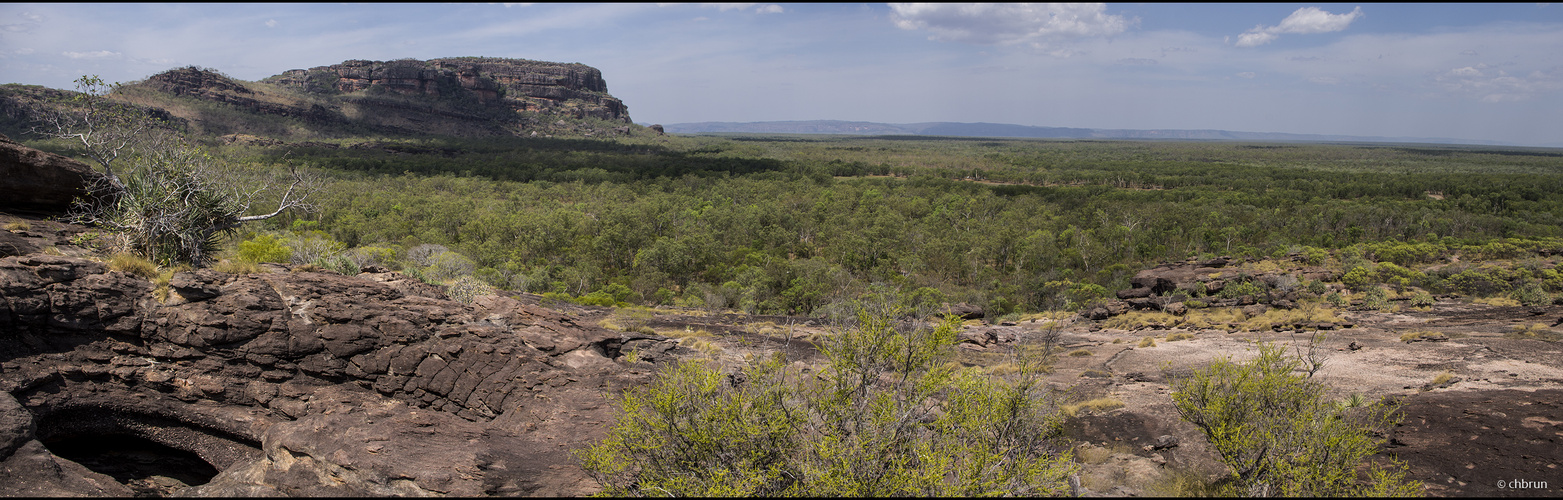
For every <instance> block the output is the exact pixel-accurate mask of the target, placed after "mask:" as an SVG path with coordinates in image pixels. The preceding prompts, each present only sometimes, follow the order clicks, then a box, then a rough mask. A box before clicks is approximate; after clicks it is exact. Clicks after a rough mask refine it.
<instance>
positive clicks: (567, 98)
mask: <svg viewBox="0 0 1563 500" xmlns="http://www.w3.org/2000/svg"><path fill="white" fill-rule="evenodd" d="M268 81H270V82H272V83H275V84H278V85H282V86H285V87H292V88H297V89H301V90H309V91H315V92H326V93H351V92H360V91H366V90H370V89H372V88H373V87H376V86H378V87H381V88H384V89H385V90H386V91H389V92H394V93H397V94H402V95H424V96H431V97H439V96H451V95H456V94H468V95H471V96H473V97H475V98H476V99H477V100H479V101H481V102H484V103H500V104H503V105H507V106H509V107H511V108H512V109H514V110H516V111H528V110H532V111H538V110H541V111H563V112H566V113H567V114H572V115H575V116H574V117H575V118H598V119H602V120H612V121H622V122H625V123H629V122H630V117H629V109H628V107H626V106H625V105H624V102H623V101H620V100H619V99H617V98H614V97H613V96H611V95H609V94H608V84H607V82H606V81H604V80H603V78H602V72H601V71H599V70H597V68H593V67H591V66H587V65H584V64H579V63H570V64H565V63H552V62H543V61H529V60H525V59H501V58H487V57H460V58H447V59H431V60H428V61H418V60H412V59H401V60H395V61H383V62H382V61H364V60H351V61H346V62H343V63H341V64H333V65H329V66H317V67H314V68H310V69H307V70H304V69H294V70H288V71H286V72H284V73H282V74H281V75H277V76H274V77H271V78H269V79H268ZM561 107H563V108H565V109H559V108H561Z"/></svg>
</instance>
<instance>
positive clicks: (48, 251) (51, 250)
mask: <svg viewBox="0 0 1563 500" xmlns="http://www.w3.org/2000/svg"><path fill="white" fill-rule="evenodd" d="M43 254H44V255H65V252H61V251H60V247H57V246H54V245H49V246H46V247H43Z"/></svg>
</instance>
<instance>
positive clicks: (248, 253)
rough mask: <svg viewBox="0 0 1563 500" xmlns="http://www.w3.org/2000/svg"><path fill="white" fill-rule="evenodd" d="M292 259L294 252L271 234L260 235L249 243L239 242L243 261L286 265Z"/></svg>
mask: <svg viewBox="0 0 1563 500" xmlns="http://www.w3.org/2000/svg"><path fill="white" fill-rule="evenodd" d="M292 258H293V250H292V249H290V248H288V247H287V246H284V245H283V244H282V242H281V241H279V240H277V238H276V237H275V236H272V235H269V234H258V235H255V237H254V238H252V239H250V240H248V241H241V242H239V259H241V260H247V261H250V262H276V263H279V264H286V263H288V261H289V260H290V259H292Z"/></svg>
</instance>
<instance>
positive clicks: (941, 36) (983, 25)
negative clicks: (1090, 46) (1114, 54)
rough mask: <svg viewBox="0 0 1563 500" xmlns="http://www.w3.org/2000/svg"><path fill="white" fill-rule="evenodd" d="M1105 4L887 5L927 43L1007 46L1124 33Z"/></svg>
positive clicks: (902, 25)
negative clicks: (924, 34) (922, 32)
mask: <svg viewBox="0 0 1563 500" xmlns="http://www.w3.org/2000/svg"><path fill="white" fill-rule="evenodd" d="M1106 9H1107V7H1106V5H1104V4H984V3H976V4H928V3H920V4H919V3H893V4H890V19H891V20H892V21H894V22H895V25H896V27H899V28H901V29H904V30H927V31H929V32H932V33H933V35H932V36H930V37H929V39H930V40H938V41H950V42H965V43H974V44H982V45H1007V44H1014V43H1020V42H1026V41H1036V40H1040V39H1048V38H1078V37H1091V36H1111V35H1116V34H1119V33H1122V32H1123V31H1124V30H1126V29H1128V26H1129V21H1128V20H1126V19H1124V17H1123V16H1115V15H1110V14H1107V13H1106Z"/></svg>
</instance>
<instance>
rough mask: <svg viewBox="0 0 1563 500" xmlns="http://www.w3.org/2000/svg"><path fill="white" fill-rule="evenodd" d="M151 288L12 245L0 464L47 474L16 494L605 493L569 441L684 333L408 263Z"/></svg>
mask: <svg viewBox="0 0 1563 500" xmlns="http://www.w3.org/2000/svg"><path fill="white" fill-rule="evenodd" d="M152 288H153V285H152V284H150V283H148V282H147V281H146V280H143V279H141V278H137V277H133V276H130V275H128V274H125V273H121V272H117V271H110V270H109V269H108V268H107V267H105V266H104V265H103V264H100V263H97V262H94V261H91V260H86V259H80V258H73V257H60V256H48V255H41V254H36V253H35V254H29V255H23V256H12V257H5V258H0V389H3V391H0V392H3V394H0V470H3V473H4V475H5V476H6V477H12V478H29V479H27V480H24V481H5V482H0V483H4V484H0V494H4V495H56V494H75V495H130V494H137V495H169V494H178V495H182V496H188V495H196V496H230V495H246V496H253V495H288V496H306V495H307V496H314V495H429V494H452V495H529V494H530V495H579V494H586V493H590V492H592V491H593V490H594V484H593V483H591V482H590V481H589V480H588V479H587V477H586V476H585V474H584V473H583V472H582V471H581V470H580V469H579V468H578V467H577V466H576V465H575V463H574V462H573V460H572V459H571V456H570V450H572V449H574V448H576V447H579V446H581V445H583V444H585V443H587V442H589V441H591V440H593V439H596V438H600V437H601V436H602V435H603V433H604V431H605V428H606V426H607V423H608V422H609V421H610V420H611V418H612V414H611V412H612V407H611V405H609V404H608V403H607V401H606V400H605V399H604V395H605V394H609V393H614V392H617V391H619V390H621V389H622V388H623V387H625V386H626V384H631V383H638V382H642V381H644V380H646V378H647V377H648V376H649V370H647V369H645V368H628V367H626V366H625V365H624V364H622V363H618V362H615V361H614V360H613V358H617V357H618V356H619V355H620V354H619V351H620V350H621V348H623V347H624V346H625V345H626V344H630V345H632V346H635V347H640V348H642V349H645V348H646V347H647V346H646V345H645V344H648V343H649V344H661V343H663V342H668V339H664V338H661V337H655V336H645V335H637V334H624V333H622V332H612V331H608V330H604V329H601V328H596V327H591V326H586V325H580V324H577V323H575V322H574V320H573V319H572V317H571V316H568V315H566V314H563V313H560V312H557V311H552V310H548V309H544V308H541V307H538V306H535V305H528V304H523V303H521V302H519V301H517V300H514V299H511V298H505V297H492V296H491V297H484V298H481V299H480V300H479V301H477V303H476V304H473V305H463V304H460V303H456V302H452V301H449V300H446V299H445V297H444V295H443V294H442V293H441V292H440V291H439V290H438V289H437V288H435V287H432V286H429V285H425V284H422V283H421V282H418V281H416V280H410V279H407V278H406V277H404V276H402V275H400V274H397V273H378V274H376V273H366V274H363V275H360V276H358V277H347V276H342V275H338V274H332V273H287V272H275V273H269V274H251V275H231V274H224V273H219V272H215V271H210V270H198V271H193V272H184V273H179V274H176V275H175V276H174V278H173V279H172V280H171V282H170V292H171V293H169V295H168V298H167V300H165V301H159V300H156V299H154V298H153V295H154V294H153V290H152ZM661 350H671V351H672V354H674V355H677V354H679V353H680V352H688V351H687V350H685V349H683V348H672V349H661ZM668 358H671V356H670V357H668ZM104 457H109V458H104ZM123 457H132V458H123ZM134 457H140V458H134ZM67 459H68V460H67ZM181 460H183V461H185V462H181ZM142 462H145V463H147V464H156V463H166V464H179V463H187V462H188V463H190V464H191V465H189V466H186V467H173V468H170V467H164V468H162V469H159V468H157V467H154V466H150V465H148V466H146V467H141V466H138V465H136V464H138V463H142ZM201 463H204V464H206V465H209V466H210V467H211V468H210V470H209V471H208V472H206V473H204V474H201V473H198V472H199V470H197V469H201V467H198V465H200V464H201ZM126 464H129V465H126ZM175 469H178V470H175Z"/></svg>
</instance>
